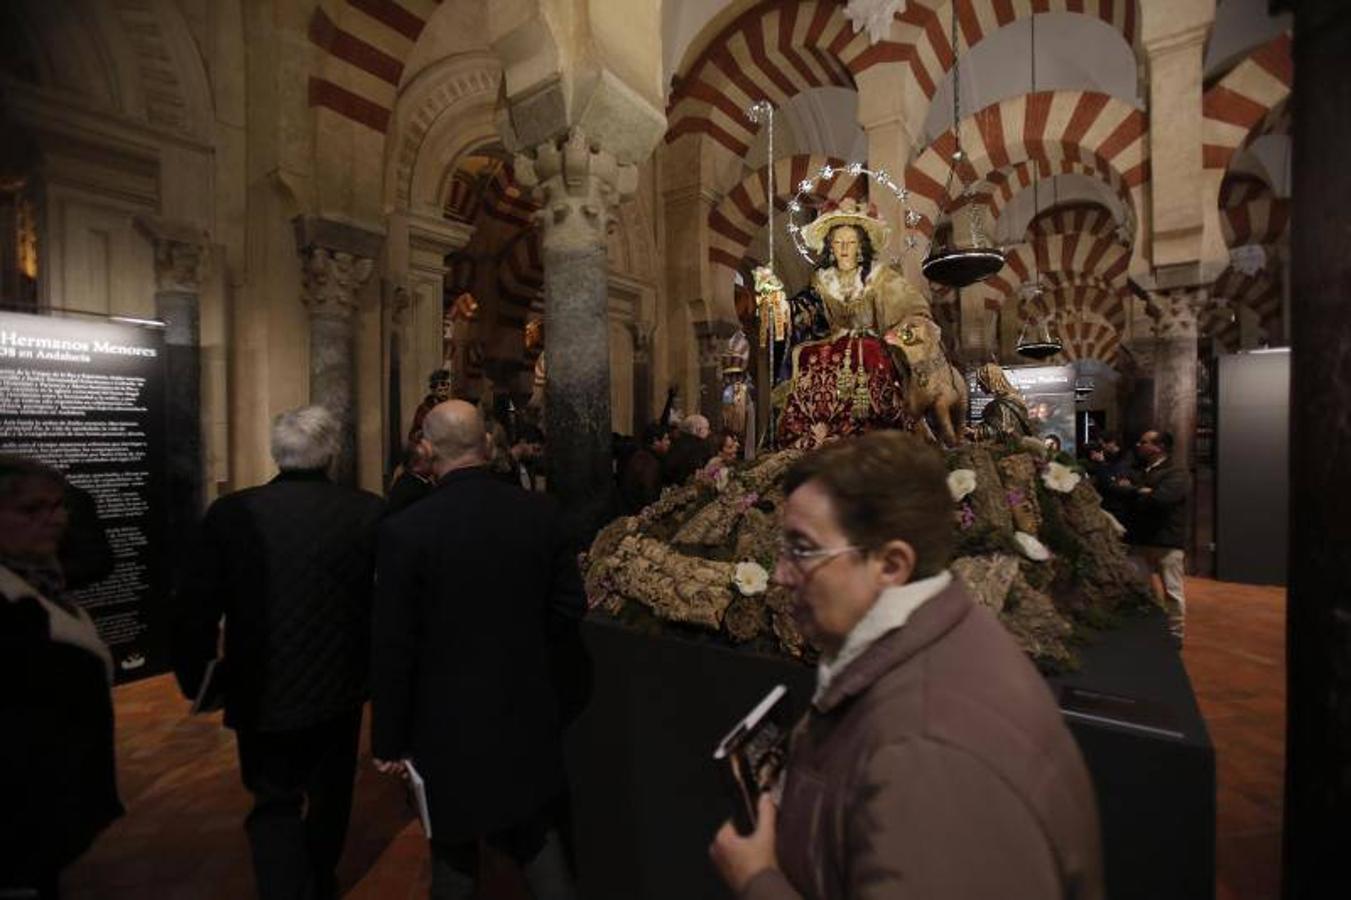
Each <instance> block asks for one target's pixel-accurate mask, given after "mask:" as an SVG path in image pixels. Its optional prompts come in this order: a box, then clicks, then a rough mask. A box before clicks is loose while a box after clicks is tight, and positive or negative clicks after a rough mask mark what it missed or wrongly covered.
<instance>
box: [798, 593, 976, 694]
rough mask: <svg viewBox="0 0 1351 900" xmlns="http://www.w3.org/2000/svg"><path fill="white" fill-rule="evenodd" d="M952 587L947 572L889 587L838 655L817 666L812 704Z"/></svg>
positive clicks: (850, 630) (850, 634) (879, 596)
mask: <svg viewBox="0 0 1351 900" xmlns="http://www.w3.org/2000/svg"><path fill="white" fill-rule="evenodd" d="M950 584H952V573H951V572H948V571H946V570H944V571H942V572H939V573H938V574H937V575H933V576H930V577H928V578H921V579H920V580H919V581H912V582H910V583H909V584H903V585H900V586H899V587H889V588H887V589H886V590H885V591H883V592H882V593H881V594H879V595H878V596H877V601H876V602H875V603H873V605H872V608H871V609H869V610H868V611H867V612H866V613H864V614H863V618H861V619H859V620H858V622H857V623H856V624H855V625H854V627H853V628H851V629H849V634H848V635H846V636H845V639H844V644H842V645H841V646H840V649H839V652H837V653H836V654H835V656H834V657H832V658H830V659H825V658H824V657H823V658H822V659H821V661H820V662H819V663H818V664H817V666H816V693H815V694H813V695H812V703H817V702H819V701H820V700H821V698H822V697H824V696H825V693H826V689H827V688H829V687H830V683H831V682H832V681H834V680H835V679H836V677H838V676H839V674H840V673H841V672H843V671H844V670H845V669H846V668H848V667H849V664H850V663H851V662H853V661H854V660H856V659H858V658H859V657H860V656H862V655H863V651H865V650H867V649H868V648H869V647H871V646H872V645H873V644H874V643H876V642H877V640H878V638H880V637H882V636H883V635H884V634H887V633H888V632H891V631H895V630H896V629H897V628H900V627H902V626H903V625H905V623H906V622H908V621H910V616H911V615H913V614H914V612H915V610H917V609H919V608H920V607H921V606H923V605H924V603H925V601H927V600H929V599H931V598H933V597H935V596H937V595H938V594H939V593H940V592H941V591H943V590H944V589H945V588H946V587H947V586H948V585H950Z"/></svg>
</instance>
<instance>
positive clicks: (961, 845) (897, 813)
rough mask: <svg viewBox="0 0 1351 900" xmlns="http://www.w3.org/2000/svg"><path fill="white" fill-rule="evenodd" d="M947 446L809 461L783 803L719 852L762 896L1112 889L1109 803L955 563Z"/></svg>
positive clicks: (870, 440) (886, 435) (830, 899)
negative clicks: (792, 723)
mask: <svg viewBox="0 0 1351 900" xmlns="http://www.w3.org/2000/svg"><path fill="white" fill-rule="evenodd" d="M946 475H947V471H946V467H945V465H944V463H943V460H942V459H941V457H940V456H939V455H938V453H937V452H936V451H934V450H932V449H931V448H929V447H927V446H925V445H924V444H922V443H921V442H920V441H918V440H917V439H915V438H913V437H911V436H909V435H906V434H902V433H898V432H876V433H873V434H870V435H867V436H865V437H862V438H858V439H854V440H850V441H841V442H839V443H835V444H831V445H828V446H827V447H825V448H824V449H822V450H820V451H818V452H817V453H815V454H812V455H810V456H807V457H804V458H803V459H802V460H800V461H799V462H798V463H797V464H796V465H795V466H794V468H793V469H792V470H791V471H790V473H789V476H788V481H787V484H786V487H785V490H786V491H787V494H788V497H787V500H786V502H785V505H784V520H783V528H784V538H783V546H782V548H781V550H780V554H779V564H778V568H777V570H776V571H775V580H776V581H777V582H778V583H779V584H782V585H784V586H786V587H788V588H790V589H791V590H793V591H794V593H795V595H796V601H797V608H798V610H799V614H800V619H801V621H802V624H803V626H804V628H805V629H806V631H807V633H808V634H809V636H810V637H811V638H812V640H813V642H814V643H816V644H817V645H818V646H819V647H820V649H821V652H822V657H821V660H822V661H821V664H820V668H819V672H818V679H817V690H816V695H815V697H814V698H813V701H812V705H811V709H810V710H809V711H808V713H807V715H806V716H805V717H804V719H803V720H802V722H800V723H799V724H798V726H797V728H796V729H795V731H794V734H793V739H792V745H791V748H790V751H789V759H788V765H787V768H786V770H785V775H784V781H783V785H782V787H783V791H782V799H781V801H780V802H779V804H778V807H777V809H776V807H775V803H774V801H773V800H772V799H770V798H769V796H768V794H767V795H766V796H765V797H763V798H762V799H761V803H760V809H759V820H758V824H757V827H756V830H755V832H754V833H752V834H751V835H749V836H746V837H742V836H740V835H738V834H737V833H736V831H735V830H734V829H733V828H732V826H731V824H730V823H729V824H727V825H724V826H723V828H722V830H721V831H719V832H718V834H717V837H716V838H715V839H714V842H713V846H712V847H711V848H710V852H711V854H712V856H713V860H714V862H715V863H716V865H717V866H718V868H719V870H720V872H721V873H722V876H723V878H724V879H725V880H726V881H727V883H728V884H729V885H730V886H731V887H732V889H733V890H734V891H736V892H737V894H738V896H740V897H742V898H748V900H771V898H774V900H778V898H785V900H786V898H796V897H809V898H818V900H846V898H847V900H875V898H909V897H914V898H924V900H940V898H973V900H974V898H995V897H998V898H1001V900H1010V898H1038V900H1052V898H1075V900H1097V898H1101V897H1102V896H1103V888H1102V871H1101V868H1102V863H1101V853H1100V847H1099V830H1098V815H1097V808H1096V805H1095V802H1094V797H1093V785H1092V782H1091V781H1090V779H1089V776H1088V771H1087V769H1086V768H1085V766H1084V762H1083V759H1082V757H1081V756H1080V755H1079V750H1078V748H1077V746H1076V745H1075V743H1074V739H1073V738H1072V737H1071V736H1070V733H1069V731H1068V730H1067V729H1066V728H1065V725H1064V723H1063V722H1062V721H1061V717H1060V713H1059V711H1058V710H1057V708H1056V705H1055V703H1054V701H1053V700H1052V698H1051V693H1050V691H1049V690H1048V689H1047V687H1046V684H1045V682H1044V681H1043V680H1042V678H1041V676H1040V675H1039V674H1038V673H1037V671H1036V669H1034V668H1033V666H1032V665H1031V664H1030V663H1029V662H1028V660H1027V658H1026V657H1025V656H1024V655H1023V653H1022V652H1021V651H1020V650H1019V649H1018V647H1017V645H1016V644H1015V643H1014V642H1013V640H1012V639H1011V638H1010V637H1009V635H1008V634H1007V633H1006V632H1005V631H1004V629H1003V627H1002V626H1001V625H1000V624H999V622H998V620H997V619H995V617H994V616H993V615H991V614H990V613H989V612H988V611H987V610H985V609H984V608H982V607H980V606H977V605H976V604H974V603H973V602H972V600H971V597H970V595H969V594H968V592H967V590H966V589H965V588H964V587H963V586H962V585H961V584H960V582H957V581H955V580H954V579H953V577H952V575H951V574H950V573H948V571H947V564H948V560H949V558H950V557H951V555H952V549H953V544H954V536H953V528H952V521H953V519H952V498H951V496H950V495H949V494H948V490H947V485H946Z"/></svg>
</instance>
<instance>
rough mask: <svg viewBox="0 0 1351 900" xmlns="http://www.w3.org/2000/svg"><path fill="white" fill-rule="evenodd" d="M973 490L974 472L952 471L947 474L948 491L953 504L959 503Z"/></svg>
mask: <svg viewBox="0 0 1351 900" xmlns="http://www.w3.org/2000/svg"><path fill="white" fill-rule="evenodd" d="M975 489H976V473H975V470H973V469H953V470H952V471H951V472H949V473H948V491H949V492H950V493H951V494H952V502H953V503H961V502H962V500H964V499H965V498H966V496H967V495H968V494H970V493H971V492H972V491H974V490H975Z"/></svg>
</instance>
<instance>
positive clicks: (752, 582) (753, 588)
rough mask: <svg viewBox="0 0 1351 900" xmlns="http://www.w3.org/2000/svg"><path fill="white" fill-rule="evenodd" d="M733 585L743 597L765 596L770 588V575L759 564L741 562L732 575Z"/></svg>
mask: <svg viewBox="0 0 1351 900" xmlns="http://www.w3.org/2000/svg"><path fill="white" fill-rule="evenodd" d="M732 583H733V584H734V585H736V589H737V590H738V591H740V592H741V594H742V596H745V597H750V596H753V595H755V594H763V593H764V592H765V589H766V588H768V587H769V573H768V572H766V571H765V567H764V566H762V565H760V564H759V563H758V562H739V563H737V564H736V569H735V571H734V572H733V573H732Z"/></svg>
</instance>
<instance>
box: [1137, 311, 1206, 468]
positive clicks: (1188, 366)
mask: <svg viewBox="0 0 1351 900" xmlns="http://www.w3.org/2000/svg"><path fill="white" fill-rule="evenodd" d="M1206 299H1207V295H1206V291H1205V290H1201V289H1196V288H1187V289H1181V290H1172V291H1160V292H1158V293H1155V294H1152V295H1151V297H1150V306H1151V308H1152V309H1153V311H1154V314H1155V317H1156V324H1155V335H1156V339H1155V345H1154V351H1155V352H1154V422H1153V427H1155V428H1157V429H1159V430H1160V431H1170V432H1172V434H1173V440H1174V442H1175V443H1174V444H1173V457H1174V459H1176V460H1177V462H1178V463H1179V464H1180V465H1182V466H1184V467H1186V468H1188V469H1190V468H1191V466H1192V444H1193V443H1194V440H1195V436H1196V338H1197V333H1198V332H1197V318H1198V316H1199V314H1200V312H1201V309H1202V308H1203V307H1204V306H1205V303H1206Z"/></svg>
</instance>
